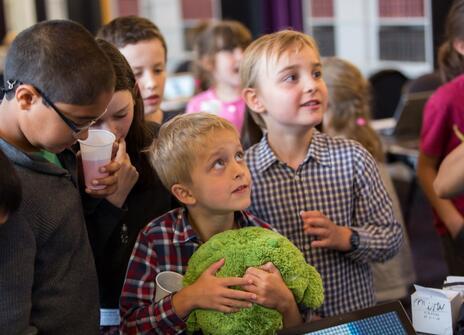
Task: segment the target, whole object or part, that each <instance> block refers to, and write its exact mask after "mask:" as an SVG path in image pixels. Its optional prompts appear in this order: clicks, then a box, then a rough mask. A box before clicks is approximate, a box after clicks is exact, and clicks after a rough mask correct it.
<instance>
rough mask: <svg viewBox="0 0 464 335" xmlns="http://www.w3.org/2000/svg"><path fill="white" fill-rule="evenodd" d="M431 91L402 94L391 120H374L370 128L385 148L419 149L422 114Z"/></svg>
mask: <svg viewBox="0 0 464 335" xmlns="http://www.w3.org/2000/svg"><path fill="white" fill-rule="evenodd" d="M432 93H433V91H427V92H417V93H409V94H403V96H402V97H401V99H400V102H399V103H398V106H397V108H396V111H395V114H394V116H393V117H392V118H388V119H381V120H374V121H372V126H373V128H374V129H375V130H377V132H378V133H379V134H380V136H381V137H382V141H383V142H384V143H385V144H386V145H387V147H392V146H396V147H398V148H404V149H406V150H413V151H414V152H415V151H417V150H418V149H419V139H420V133H421V128H422V112H423V110H424V107H425V104H426V103H427V100H428V98H429V97H430V95H431V94H432Z"/></svg>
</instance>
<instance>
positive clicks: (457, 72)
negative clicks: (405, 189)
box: [417, 0, 464, 276]
mask: <svg viewBox="0 0 464 335" xmlns="http://www.w3.org/2000/svg"><path fill="white" fill-rule="evenodd" d="M446 37H447V39H446V41H445V42H444V43H443V45H442V46H441V47H440V52H439V68H440V72H441V74H442V77H443V79H444V80H448V82H447V83H446V84H444V85H442V86H441V87H440V88H438V89H437V90H436V91H435V93H434V94H433V95H432V96H431V97H430V98H429V100H428V102H427V104H426V106H425V108H424V116H423V120H422V131H421V139H420V151H419V158H418V163H417V176H418V179H419V182H420V184H421V186H422V189H423V190H424V193H425V195H426V196H427V198H428V200H429V202H430V204H431V205H432V207H433V209H434V223H435V228H436V231H437V233H438V235H439V236H440V238H441V242H442V246H443V249H444V254H445V259H446V262H447V264H448V271H449V274H451V275H458V276H462V275H464V257H462V255H460V253H459V248H460V247H459V246H457V245H456V244H455V238H456V237H457V236H458V234H459V232H460V231H462V230H463V229H464V196H463V195H459V196H456V197H453V198H451V199H448V200H446V199H440V198H439V197H438V196H437V194H436V193H435V190H434V189H433V182H434V180H435V178H436V176H437V172H438V168H439V166H440V164H441V162H442V161H443V159H444V158H445V156H446V155H447V154H448V153H450V152H451V151H452V150H453V149H454V148H456V147H457V146H458V145H459V144H460V143H461V139H460V138H459V136H458V135H459V133H462V132H464V94H462V92H463V91H464V72H463V71H464V0H456V1H454V3H453V5H452V7H451V9H450V12H449V14H448V18H447V20H446ZM454 129H456V130H457V131H454Z"/></svg>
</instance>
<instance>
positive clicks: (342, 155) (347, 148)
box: [245, 130, 402, 317]
mask: <svg viewBox="0 0 464 335" xmlns="http://www.w3.org/2000/svg"><path fill="white" fill-rule="evenodd" d="M245 158H246V161H247V164H248V167H249V169H250V171H251V175H252V179H253V187H252V202H251V203H252V205H251V207H250V210H251V212H252V213H253V214H255V215H256V216H258V217H259V218H261V219H263V220H265V221H266V222H268V223H270V224H271V225H272V226H273V227H274V228H276V229H277V230H278V231H279V232H280V233H282V234H283V235H285V236H286V237H287V238H289V239H290V240H291V241H292V242H293V243H294V244H295V245H296V246H297V247H298V248H299V249H300V250H301V251H302V252H303V253H304V255H305V257H306V260H307V262H308V263H309V264H312V265H314V266H315V267H316V269H317V270H318V271H319V273H320V274H321V276H322V280H323V283H324V290H325V301H324V304H323V305H322V307H321V308H320V309H319V310H317V311H316V313H318V314H319V315H321V316H323V317H324V316H331V315H337V314H340V313H344V312H348V311H353V310H357V309H361V308H365V307H368V306H372V305H374V304H375V300H374V291H373V285H372V274H371V270H370V267H369V262H382V261H386V260H388V259H389V258H391V257H393V256H394V255H395V254H396V252H397V251H398V249H399V247H400V244H401V241H402V231H401V226H400V225H399V224H398V222H397V221H396V220H395V218H394V216H393V211H392V203H391V201H390V198H389V196H388V195H387V192H386V191H385V188H384V186H383V184H382V181H381V179H380V176H379V172H378V169H377V165H376V162H375V160H374V159H373V158H372V156H371V155H370V154H369V153H368V152H367V151H366V150H365V149H364V148H363V147H361V145H360V144H359V143H357V142H355V141H351V140H346V139H340V138H338V139H337V138H331V137H329V136H327V135H325V134H322V133H320V132H318V131H317V130H314V136H313V138H312V142H311V145H310V147H309V150H308V153H307V155H306V158H305V160H304V161H303V163H302V164H301V165H300V166H299V167H298V169H297V170H296V171H295V170H293V169H292V168H290V167H289V166H287V165H286V164H285V163H283V162H282V161H280V160H279V159H278V158H277V157H276V155H275V154H274V152H273V151H272V149H271V148H270V147H269V143H268V141H267V136H264V137H263V139H262V140H261V141H260V142H259V143H257V144H256V145H254V146H253V147H251V148H250V149H249V150H248V151H247V152H246V154H245ZM308 210H318V211H320V212H322V213H323V214H325V215H326V216H327V217H328V218H329V219H330V220H332V221H333V222H334V223H335V224H337V225H340V226H347V227H350V228H352V229H353V230H356V231H357V232H358V233H359V236H360V246H359V248H358V249H357V250H355V251H353V252H349V253H344V252H340V251H336V250H329V249H322V248H318V249H313V248H311V246H310V244H311V241H313V240H314V237H312V236H308V235H305V234H304V232H303V221H302V219H301V217H300V215H299V213H300V212H301V211H308Z"/></svg>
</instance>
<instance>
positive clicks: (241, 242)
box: [184, 227, 324, 335]
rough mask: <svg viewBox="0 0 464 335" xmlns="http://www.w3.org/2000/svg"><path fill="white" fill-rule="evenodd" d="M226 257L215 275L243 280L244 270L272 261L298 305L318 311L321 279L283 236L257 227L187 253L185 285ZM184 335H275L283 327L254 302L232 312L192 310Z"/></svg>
mask: <svg viewBox="0 0 464 335" xmlns="http://www.w3.org/2000/svg"><path fill="white" fill-rule="evenodd" d="M222 258H224V259H225V264H224V265H223V266H222V268H221V269H220V270H219V271H218V272H217V274H216V275H217V276H218V277H243V275H244V274H245V271H246V270H247V269H248V268H249V267H259V266H261V265H263V264H266V263H268V262H272V263H273V264H274V265H275V267H276V268H277V269H279V271H280V274H281V276H282V278H283V280H284V282H285V284H286V285H287V286H288V288H289V289H290V290H291V291H292V293H293V296H294V297H295V301H296V303H297V304H298V305H304V306H306V307H309V308H313V309H314V308H317V307H319V306H320V305H321V304H322V302H323V299H324V293H323V287H322V280H321V277H320V275H319V273H318V272H317V271H316V270H315V269H314V267H312V266H310V265H308V264H307V263H306V261H305V259H304V256H303V254H302V253H301V252H300V250H299V249H298V248H297V247H295V246H294V245H293V244H292V243H291V242H290V241H289V240H288V239H287V238H285V237H284V236H282V235H280V234H278V233H276V232H274V231H272V230H269V229H264V228H261V227H248V228H242V229H237V230H228V231H225V232H223V233H220V234H217V235H215V236H213V237H212V238H211V239H209V240H208V241H207V242H206V243H205V244H203V245H202V246H201V247H200V248H198V250H197V251H196V252H195V253H194V254H193V255H192V257H191V258H190V261H189V263H188V268H187V273H186V274H185V276H184V286H187V285H190V284H192V283H194V282H195V281H196V280H197V279H198V277H200V276H201V274H202V273H203V272H204V271H205V270H206V269H207V268H208V267H209V266H210V265H211V264H213V263H215V262H217V261H219V260H220V259H222ZM187 324H188V331H189V332H193V331H196V330H200V329H201V330H202V332H203V333H204V334H221V335H226V334H234V335H238V334H274V333H275V332H276V331H277V330H278V329H281V328H282V315H281V314H280V313H279V312H278V311H276V310H273V309H269V308H266V307H263V306H260V305H258V304H253V307H251V308H244V309H242V310H240V311H239V312H236V313H228V314H226V313H222V312H218V311H214V310H202V309H197V310H194V311H193V312H192V313H191V314H190V316H189V319H188V321H187Z"/></svg>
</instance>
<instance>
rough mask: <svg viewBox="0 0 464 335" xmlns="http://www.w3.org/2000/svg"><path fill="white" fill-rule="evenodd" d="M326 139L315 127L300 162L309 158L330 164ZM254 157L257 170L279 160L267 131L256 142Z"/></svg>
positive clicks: (322, 163) (264, 168)
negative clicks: (271, 145)
mask: <svg viewBox="0 0 464 335" xmlns="http://www.w3.org/2000/svg"><path fill="white" fill-rule="evenodd" d="M327 140H328V138H327V135H326V134H322V133H321V132H319V131H318V130H317V129H314V132H313V137H312V140H311V145H310V146H309V149H308V152H307V154H306V157H305V159H304V160H303V163H302V164H306V163H308V162H309V160H310V159H314V161H316V162H317V163H319V164H321V165H330V164H331V163H332V162H331V158H330V156H331V155H330V148H329V145H328V141H327ZM256 157H257V158H256V167H257V170H258V171H259V172H264V171H266V170H267V169H269V167H271V165H273V164H274V163H276V162H279V161H280V160H279V158H278V157H277V156H276V155H275V153H274V151H272V149H271V147H270V145H269V141H268V138H267V133H266V134H265V135H264V136H263V138H262V139H261V141H260V142H259V143H258V147H257V155H256Z"/></svg>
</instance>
